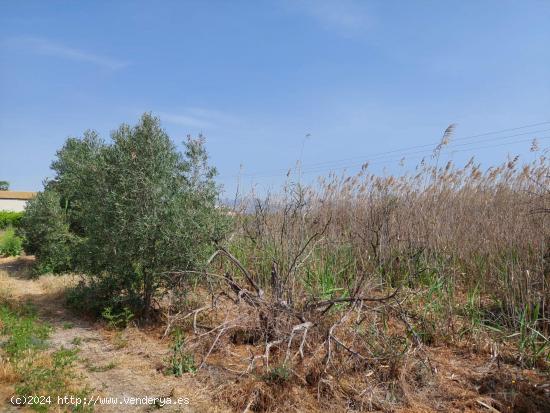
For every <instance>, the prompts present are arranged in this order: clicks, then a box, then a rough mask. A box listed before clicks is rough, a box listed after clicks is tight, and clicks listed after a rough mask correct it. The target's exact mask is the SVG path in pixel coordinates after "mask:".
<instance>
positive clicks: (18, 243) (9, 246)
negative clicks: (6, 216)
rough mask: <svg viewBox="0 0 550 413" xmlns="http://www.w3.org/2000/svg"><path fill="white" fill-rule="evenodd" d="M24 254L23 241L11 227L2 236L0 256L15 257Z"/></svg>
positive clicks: (0, 237)
mask: <svg viewBox="0 0 550 413" xmlns="http://www.w3.org/2000/svg"><path fill="white" fill-rule="evenodd" d="M22 252H23V240H22V239H21V237H18V236H17V235H16V234H15V230H14V229H13V228H12V227H9V228H8V229H7V230H6V232H5V233H4V234H3V235H1V236H0V255H7V256H8V257H11V256H13V257H15V256H17V255H20V254H21V253H22Z"/></svg>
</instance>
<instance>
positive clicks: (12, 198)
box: [0, 191, 36, 212]
mask: <svg viewBox="0 0 550 413" xmlns="http://www.w3.org/2000/svg"><path fill="white" fill-rule="evenodd" d="M35 196H36V192H18V191H0V211H14V212H20V211H24V210H25V207H26V206H27V201H28V200H29V199H33V198H34V197H35Z"/></svg>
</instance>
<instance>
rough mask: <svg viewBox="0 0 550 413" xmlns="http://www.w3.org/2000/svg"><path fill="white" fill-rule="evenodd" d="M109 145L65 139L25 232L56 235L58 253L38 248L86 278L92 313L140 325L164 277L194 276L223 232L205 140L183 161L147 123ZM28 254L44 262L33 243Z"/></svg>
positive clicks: (88, 137)
mask: <svg viewBox="0 0 550 413" xmlns="http://www.w3.org/2000/svg"><path fill="white" fill-rule="evenodd" d="M112 141H113V143H112V144H105V143H104V142H103V141H101V140H100V139H99V138H98V136H97V134H95V133H94V132H86V133H85V135H84V137H83V138H82V139H76V138H70V139H68V140H67V142H66V143H65V145H64V147H63V148H62V149H61V150H60V151H58V153H57V158H56V160H55V161H54V162H53V163H52V169H53V170H54V171H55V173H56V176H55V178H54V179H53V180H52V181H51V182H49V183H48V184H47V185H46V189H45V191H44V193H43V194H42V195H40V196H39V197H38V198H37V201H35V203H36V205H39V202H38V199H42V201H43V203H44V206H43V208H42V211H41V210H40V209H39V208H38V207H34V205H32V204H31V205H30V210H29V214H30V215H31V218H29V219H25V222H26V223H27V224H28V225H25V228H26V230H27V231H29V232H30V233H31V235H33V234H32V233H33V232H34V230H33V229H32V217H35V216H38V217H37V219H36V221H37V222H38V224H45V225H46V226H47V227H48V229H47V230H46V229H44V230H40V231H38V232H39V234H38V235H40V234H42V233H45V234H54V233H55V234H58V236H56V237H54V239H55V241H56V242H55V243H53V242H51V241H53V239H52V238H51V237H43V238H44V239H45V240H46V241H47V242H46V244H48V245H52V246H56V247H59V249H60V250H61V251H62V254H60V256H62V257H67V260H65V261H63V263H64V264H66V265H67V266H72V267H73V268H78V269H79V270H80V271H82V272H83V273H85V274H86V275H88V279H89V280H90V282H89V283H88V284H87V285H88V286H95V287H98V288H99V290H100V291H98V294H97V295H96V297H97V298H98V300H96V304H97V305H94V307H95V308H96V309H99V310H100V311H101V310H102V309H103V308H105V307H111V309H112V311H113V312H114V313H117V312H119V311H122V310H123V309H124V308H125V307H128V308H129V309H130V310H131V311H132V312H133V313H134V314H136V315H143V316H145V317H146V318H147V317H148V316H149V313H150V310H151V307H152V305H153V301H154V297H155V295H156V293H157V291H158V290H159V289H161V288H163V287H165V286H167V278H166V277H165V276H164V275H163V274H164V273H165V272H167V271H171V270H174V269H184V270H185V269H194V268H197V267H199V266H200V263H201V262H203V261H204V260H205V258H206V257H207V255H208V254H209V253H210V252H211V250H212V246H213V244H214V243H215V242H217V241H219V240H221V239H222V238H223V236H224V234H225V232H226V231H227V229H228V226H229V225H228V224H229V222H228V218H227V217H226V216H225V215H224V214H223V213H222V212H221V211H219V210H218V209H216V208H215V205H216V201H217V197H218V190H219V188H218V187H217V186H216V185H215V183H214V180H213V178H214V176H215V174H216V171H215V169H214V168H211V167H210V166H208V163H207V159H208V158H207V155H206V151H205V149H204V142H203V139H202V138H199V139H196V140H193V139H189V140H188V141H187V142H186V144H185V147H186V152H185V154H181V153H180V152H178V151H177V149H176V147H175V145H174V144H173V143H172V141H171V140H170V138H169V137H168V135H167V134H166V133H165V132H164V131H163V130H162V129H161V127H160V122H159V120H158V119H157V118H154V117H152V116H151V115H149V114H145V115H143V117H142V118H141V121H140V123H139V124H138V125H137V126H135V127H130V126H128V125H122V126H121V127H120V128H119V129H118V130H117V131H116V132H114V133H113V135H112ZM48 192H51V193H52V194H51V195H46V193H48ZM54 194H55V195H54ZM46 201H47V202H46ZM35 209H38V211H35ZM37 212H38V213H37ZM41 215H44V216H48V215H51V216H52V217H53V218H54V219H53V221H54V224H53V225H49V224H47V222H45V221H43V220H42V219H39V218H40V216H41ZM31 238H32V240H34V238H33V237H31ZM29 246H30V247H34V249H36V250H37V251H38V252H42V251H41V249H42V248H43V247H42V246H41V244H40V243H39V242H37V243H34V242H29ZM56 251H57V250H56ZM71 251H73V253H72V254H71ZM37 256H38V260H39V262H42V261H44V258H46V257H47V256H45V255H44V254H42V256H41V255H40V254H37ZM83 288H84V287H83ZM78 295H79V294H78V291H75V294H74V295H73V296H78Z"/></svg>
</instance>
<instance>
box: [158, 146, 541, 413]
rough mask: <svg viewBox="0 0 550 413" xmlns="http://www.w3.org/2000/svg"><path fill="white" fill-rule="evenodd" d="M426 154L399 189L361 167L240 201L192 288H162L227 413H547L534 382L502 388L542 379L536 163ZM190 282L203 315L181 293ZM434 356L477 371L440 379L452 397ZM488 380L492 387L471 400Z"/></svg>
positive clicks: (179, 277) (182, 280)
mask: <svg viewBox="0 0 550 413" xmlns="http://www.w3.org/2000/svg"><path fill="white" fill-rule="evenodd" d="M441 149H442V147H438V148H437V149H436V151H435V152H434V156H433V158H432V160H433V162H432V164H431V165H430V164H429V162H424V161H423V162H422V163H421V164H420V165H418V167H417V170H416V172H415V173H414V174H408V175H404V176H383V177H381V176H376V175H374V174H371V173H369V172H368V168H367V167H365V168H363V170H362V171H361V172H360V173H359V174H358V175H357V176H353V177H345V176H336V175H332V176H330V177H329V178H326V179H320V180H319V182H318V183H317V184H316V185H312V186H307V187H306V186H303V185H300V184H296V183H292V182H291V181H289V183H288V184H287V185H286V186H285V187H284V188H283V191H282V192H281V193H279V194H270V195H268V196H267V197H265V198H263V199H257V198H256V197H255V196H254V194H251V196H250V197H248V198H246V199H244V200H243V201H242V204H241V206H240V212H239V213H238V214H236V215H235V219H236V223H237V231H236V233H235V234H234V235H233V237H232V239H231V242H230V244H229V245H228V246H227V250H224V251H222V252H221V253H219V254H218V256H217V257H215V258H214V257H213V258H212V260H211V261H210V262H209V266H208V270H207V272H205V273H203V274H201V275H199V274H193V273H189V272H188V273H177V272H175V273H173V274H172V276H173V279H174V289H173V291H172V293H175V294H173V299H172V300H171V305H169V306H168V307H169V311H168V313H167V314H166V315H167V319H168V322H169V327H170V328H174V327H175V326H179V328H181V329H182V330H183V331H184V332H185V333H186V334H187V335H186V338H185V341H184V346H185V348H186V351H189V352H190V353H192V354H194V355H195V360H196V361H197V367H198V368H199V370H200V371H208V372H209V377H210V380H211V381H212V385H214V386H218V387H217V388H218V391H217V392H216V394H217V397H218V398H219V399H220V400H223V401H225V402H227V403H229V404H230V405H231V406H232V407H233V408H234V409H235V410H236V411H306V410H307V411H327V410H334V411H344V410H350V411H365V410H382V411H397V410H400V409H402V410H403V411H423V410H425V411H434V410H436V411H440V410H453V409H455V408H456V409H464V408H466V409H467V410H472V411H475V410H480V409H481V410H483V409H486V407H484V405H488V406H494V407H495V408H497V409H498V410H499V411H515V410H517V411H544V407H542V406H544V405H545V403H544V402H545V401H548V402H549V403H548V404H547V405H550V398H549V394H548V390H544V391H543V390H538V388H536V387H533V386H534V384H533V383H532V382H530V381H529V380H532V381H535V382H536V381H537V380H540V378H537V379H534V378H532V377H531V378H529V379H526V380H527V384H526V385H525V386H524V387H521V388H517V386H516V387H514V388H511V387H510V386H508V385H507V384H506V383H507V382H506V379H505V378H506V377H511V376H510V375H514V377H522V380H523V377H525V376H524V374H523V373H522V372H521V371H522V368H525V367H535V368H538V369H539V371H548V368H549V361H550V359H549V357H550V341H549V340H548V335H549V332H550V323H549V320H550V308H549V305H550V295H549V293H550V290H549V287H550V250H549V241H550V221H549V220H550V215H549V214H548V210H549V206H550V196H549V192H548V188H550V164H549V160H548V159H547V157H546V153H544V152H543V153H539V154H538V158H536V160H534V161H533V162H531V163H529V164H526V165H521V166H520V165H519V163H518V158H515V159H509V160H507V161H506V162H504V163H503V164H502V165H500V166H498V167H493V168H489V169H488V170H485V171H483V170H482V169H481V167H480V166H479V165H478V164H476V162H475V161H474V160H473V159H472V160H471V161H470V162H468V164H467V165H465V166H464V167H463V168H457V167H455V166H454V165H452V164H447V165H445V166H443V167H440V166H438V158H439V151H440V150H441ZM227 251H228V252H229V253H230V254H227V253H226V252H227ZM231 254H232V255H231ZM197 276H206V279H208V285H207V287H208V290H207V291H208V293H209V294H210V298H208V301H209V302H210V303H209V304H206V305H205V304H204V301H205V298H204V297H205V291H203V290H200V289H199V290H196V289H195V290H194V291H195V295H194V294H193V293H190V291H191V290H193V286H194V285H196V284H195V278H194V277H197ZM384 297H385V298H384ZM306 333H307V334H306ZM444 348H453V349H458V350H459V352H458V353H456V352H455V353H453V356H452V362H453V363H456V364H460V363H465V364H466V365H467V366H469V367H470V368H473V366H474V365H475V366H476V368H479V369H482V368H487V369H488V370H487V371H485V372H483V373H480V374H479V375H477V376H476V374H473V373H472V374H466V372H464V371H462V372H461V373H460V375H459V374H458V373H456V375H457V377H460V380H462V381H461V383H460V384H456V381H455V379H456V377H452V374H451V378H450V379H449V378H447V372H442V371H441V370H440V368H441V366H442V365H443V364H444V359H441V358H440V357H439V356H438V355H439V352H440V350H439V349H444ZM469 354H474V355H479V356H478V357H479V359H475V360H469V359H468V360H466V359H467V356H468V355H469ZM495 369H496V373H495ZM489 373H491V374H494V375H496V376H495V377H497V378H498V380H496V379H495V380H493V381H495V382H497V384H495V385H494V386H493V388H492V390H491V391H488V392H485V393H484V392H482V391H481V390H480V389H482V388H483V386H482V385H480V384H479V381H480V380H490V378H487V377H489ZM202 374H204V373H202ZM478 376H479V377H478ZM220 377H221V378H222V379H221V380H223V381H224V383H223V384H222V383H219V382H218V381H219V380H220ZM537 377H540V376H537ZM476 383H478V384H476ZM452 385H454V386H455V387H456V388H457V390H458V391H455V392H450V389H449V387H450V386H452ZM514 389H515V390H517V392H516V393H517V394H516V396H513V395H510V394H511V393H510V392H512V393H513V391H515V390H514ZM500 391H502V392H503V393H502V394H500V393H499V392H500ZM446 392H450V394H451V396H446ZM530 398H531V399H532V401H533V403H534V404H529V403H528V402H527V401H526V400H529V399H530ZM541 400H542V401H541ZM522 406H524V407H522ZM525 406H528V407H525ZM529 406H530V407H529ZM533 406H534V407H533ZM529 408H531V410H529ZM514 409H515V410H514ZM522 409H523V410H522ZM525 409H527V410H525ZM533 409H534V410H533Z"/></svg>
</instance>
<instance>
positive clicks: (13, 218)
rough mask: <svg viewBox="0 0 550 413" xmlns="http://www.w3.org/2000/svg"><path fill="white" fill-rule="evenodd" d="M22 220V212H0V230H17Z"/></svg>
mask: <svg viewBox="0 0 550 413" xmlns="http://www.w3.org/2000/svg"><path fill="white" fill-rule="evenodd" d="M22 218H23V212H14V211H0V229H5V228H7V227H10V226H11V227H14V228H17V227H18V226H19V224H20V223H21V219H22Z"/></svg>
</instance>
